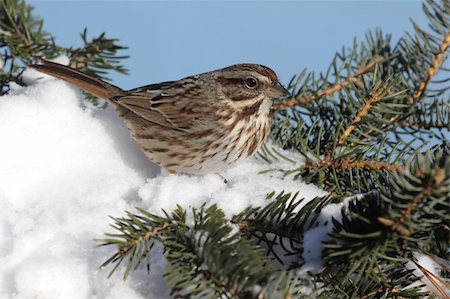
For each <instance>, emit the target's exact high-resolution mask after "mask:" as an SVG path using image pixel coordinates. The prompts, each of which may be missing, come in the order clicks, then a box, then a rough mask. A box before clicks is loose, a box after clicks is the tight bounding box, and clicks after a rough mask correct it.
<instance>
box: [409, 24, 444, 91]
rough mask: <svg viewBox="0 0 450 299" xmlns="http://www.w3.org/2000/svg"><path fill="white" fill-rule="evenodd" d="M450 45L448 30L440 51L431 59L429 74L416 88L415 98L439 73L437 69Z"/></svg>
mask: <svg viewBox="0 0 450 299" xmlns="http://www.w3.org/2000/svg"><path fill="white" fill-rule="evenodd" d="M449 45H450V32H447V34H446V35H445V36H444V39H443V41H442V44H441V45H440V46H439V52H438V53H437V54H436V56H434V58H433V59H432V60H431V66H430V68H429V69H428V71H427V75H426V77H425V79H424V80H423V81H422V82H420V84H419V86H418V87H417V88H416V90H414V93H413V95H412V98H413V100H417V99H418V98H420V97H421V96H422V95H423V93H424V92H425V89H426V88H427V86H428V84H429V83H430V81H431V79H432V78H433V76H434V75H435V74H436V73H437V71H438V69H439V65H440V64H441V62H442V60H443V59H444V53H445V51H447V48H448V47H449Z"/></svg>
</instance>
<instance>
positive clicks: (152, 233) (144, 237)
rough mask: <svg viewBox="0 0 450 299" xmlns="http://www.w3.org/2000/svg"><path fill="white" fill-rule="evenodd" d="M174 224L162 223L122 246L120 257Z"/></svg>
mask: <svg viewBox="0 0 450 299" xmlns="http://www.w3.org/2000/svg"><path fill="white" fill-rule="evenodd" d="M174 224H176V222H167V223H164V224H163V225H162V226H157V227H153V228H152V229H150V230H149V231H148V232H146V233H145V234H144V235H141V236H139V238H137V239H135V240H133V241H132V242H131V243H130V244H129V245H126V246H123V247H120V248H119V253H120V255H121V256H126V255H127V253H128V252H129V251H130V250H131V249H133V248H134V247H136V246H138V245H139V244H140V243H141V242H142V241H144V240H148V239H150V238H152V237H153V236H155V235H156V234H157V233H159V232H160V231H162V230H165V229H167V228H169V227H171V226H172V225H174Z"/></svg>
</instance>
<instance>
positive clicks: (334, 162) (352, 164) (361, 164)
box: [301, 156, 400, 171]
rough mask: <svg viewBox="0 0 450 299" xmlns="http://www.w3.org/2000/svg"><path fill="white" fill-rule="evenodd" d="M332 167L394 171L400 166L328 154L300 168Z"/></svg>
mask: <svg viewBox="0 0 450 299" xmlns="http://www.w3.org/2000/svg"><path fill="white" fill-rule="evenodd" d="M325 167H328V168H334V169H345V170H348V169H356V168H365V169H373V170H388V171H395V170H398V169H399V168H400V165H399V164H398V163H388V162H383V161H368V160H359V161H358V160H352V159H349V158H344V159H333V158H331V157H330V156H327V157H325V158H324V159H323V160H321V161H318V162H307V163H305V164H304V165H303V166H302V167H301V168H303V169H305V168H306V169H309V170H315V169H322V168H325Z"/></svg>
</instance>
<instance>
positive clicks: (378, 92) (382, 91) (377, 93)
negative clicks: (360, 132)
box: [338, 83, 391, 145]
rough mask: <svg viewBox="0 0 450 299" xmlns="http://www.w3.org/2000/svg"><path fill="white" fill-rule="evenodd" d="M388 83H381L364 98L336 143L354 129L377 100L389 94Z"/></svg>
mask: <svg viewBox="0 0 450 299" xmlns="http://www.w3.org/2000/svg"><path fill="white" fill-rule="evenodd" d="M390 87H391V85H390V84H386V83H382V84H380V86H379V87H378V88H377V89H375V90H374V92H373V93H372V94H371V95H370V96H369V98H368V99H367V100H366V103H365V104H364V106H363V107H362V108H361V110H360V111H359V112H358V114H357V115H356V116H355V117H354V118H353V120H352V121H351V122H350V124H349V125H348V126H347V128H346V129H345V131H344V132H343V133H342V135H341V137H339V141H338V144H339V145H340V144H342V143H344V141H345V139H346V138H347V137H348V136H349V135H350V133H351V132H352V131H353V130H354V129H355V127H356V124H357V123H358V122H360V121H361V119H362V118H363V116H364V115H366V114H367V113H368V112H369V109H371V108H372V106H373V105H374V104H375V103H376V102H378V101H379V100H381V99H383V98H385V97H386V96H387V95H388V94H389V88H390Z"/></svg>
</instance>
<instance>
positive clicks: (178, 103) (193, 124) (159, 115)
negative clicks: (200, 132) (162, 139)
mask: <svg viewBox="0 0 450 299" xmlns="http://www.w3.org/2000/svg"><path fill="white" fill-rule="evenodd" d="M181 84H182V83H181ZM181 84H179V83H177V82H164V83H160V84H153V85H147V86H143V87H139V88H135V89H132V90H129V91H127V92H126V94H125V95H123V96H121V97H120V98H118V99H116V100H117V102H118V103H119V104H120V105H122V106H124V107H125V108H127V109H129V110H131V111H133V112H134V113H136V114H137V115H139V116H141V117H143V118H145V119H146V120H148V121H150V122H154V123H157V124H159V125H162V126H165V127H169V128H172V129H177V130H181V131H196V130H197V129H200V128H204V127H205V125H207V124H208V123H209V122H210V118H211V116H212V115H211V111H212V109H213V107H211V105H208V103H207V101H205V99H204V97H202V95H201V94H200V92H199V91H198V90H197V91H196V89H195V88H194V87H193V86H194V85H192V88H188V89H186V86H183V87H182V86H181Z"/></svg>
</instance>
